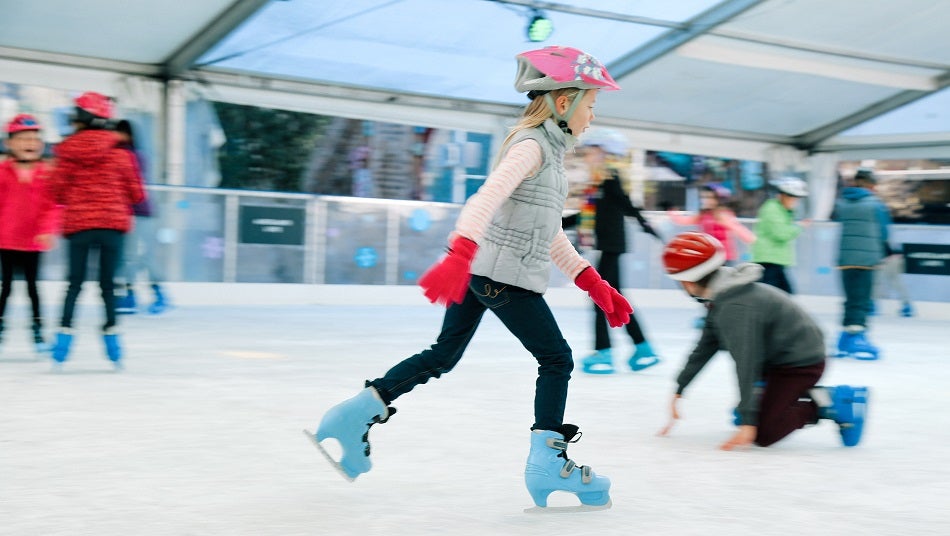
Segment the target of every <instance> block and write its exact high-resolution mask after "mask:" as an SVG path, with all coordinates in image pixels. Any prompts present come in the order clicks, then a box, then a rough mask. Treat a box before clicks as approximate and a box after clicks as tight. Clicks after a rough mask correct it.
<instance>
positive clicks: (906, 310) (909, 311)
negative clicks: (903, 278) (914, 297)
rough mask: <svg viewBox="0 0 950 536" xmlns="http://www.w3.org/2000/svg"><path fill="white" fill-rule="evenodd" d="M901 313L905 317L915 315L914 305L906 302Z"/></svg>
mask: <svg viewBox="0 0 950 536" xmlns="http://www.w3.org/2000/svg"><path fill="white" fill-rule="evenodd" d="M900 315H901V316H903V317H904V318H910V317H912V316H914V306H913V305H911V304H910V302H904V305H903V306H902V307H901V310H900Z"/></svg>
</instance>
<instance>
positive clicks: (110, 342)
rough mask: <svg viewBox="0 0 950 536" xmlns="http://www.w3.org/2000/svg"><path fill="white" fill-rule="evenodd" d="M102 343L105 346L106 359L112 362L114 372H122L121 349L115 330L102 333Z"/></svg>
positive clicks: (111, 329) (110, 329)
mask: <svg viewBox="0 0 950 536" xmlns="http://www.w3.org/2000/svg"><path fill="white" fill-rule="evenodd" d="M102 342H103V343H104V344H105V346H106V357H108V358H109V361H112V366H113V367H115V369H116V370H122V347H121V346H120V345H119V334H118V332H117V331H116V330H115V328H109V329H107V330H105V331H103V332H102Z"/></svg>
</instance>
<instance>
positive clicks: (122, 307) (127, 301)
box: [115, 289, 138, 315]
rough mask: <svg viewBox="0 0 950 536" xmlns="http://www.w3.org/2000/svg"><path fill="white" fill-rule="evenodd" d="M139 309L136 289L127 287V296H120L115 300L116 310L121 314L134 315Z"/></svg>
mask: <svg viewBox="0 0 950 536" xmlns="http://www.w3.org/2000/svg"><path fill="white" fill-rule="evenodd" d="M137 311H138V310H137V309H136V306H135V291H133V290H132V289H127V290H126V291H125V296H120V297H119V298H118V299H116V301H115V312H116V313H118V314H120V315H134V314H135V313H136V312H137Z"/></svg>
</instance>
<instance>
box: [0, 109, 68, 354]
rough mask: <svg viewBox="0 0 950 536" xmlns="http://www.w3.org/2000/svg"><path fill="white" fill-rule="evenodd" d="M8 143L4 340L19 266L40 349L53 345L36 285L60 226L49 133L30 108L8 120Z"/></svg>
mask: <svg viewBox="0 0 950 536" xmlns="http://www.w3.org/2000/svg"><path fill="white" fill-rule="evenodd" d="M6 132H7V140H6V143H5V145H6V148H7V152H8V153H9V154H10V158H7V159H5V160H3V161H2V162H0V265H2V272H3V283H2V290H0V341H2V340H3V328H4V322H3V314H4V312H5V311H6V307H7V299H9V298H10V293H11V291H12V290H13V289H12V287H13V274H14V272H15V271H16V270H17V269H19V270H21V271H22V272H23V278H24V279H25V280H26V287H27V292H28V293H29V295H30V304H31V305H32V306H33V325H32V327H33V342H34V344H35V345H36V349H37V351H44V350H46V349H47V346H46V343H45V341H44V340H43V316H42V311H41V309H40V296H39V292H38V291H37V288H36V275H37V273H38V272H39V266H40V253H41V252H43V251H46V250H48V249H50V247H52V245H53V237H54V235H55V233H56V232H57V225H58V218H57V215H58V211H57V208H56V205H55V204H54V203H53V199H52V197H51V196H50V193H49V189H48V185H47V181H46V179H47V172H48V168H47V167H46V166H45V165H44V164H43V162H42V161H41V160H40V158H41V157H42V155H43V139H42V138H41V137H40V124H39V122H37V120H36V118H34V117H33V116H31V115H28V114H20V115H17V116H16V117H14V118H13V119H12V120H11V121H10V122H9V123H7V126H6Z"/></svg>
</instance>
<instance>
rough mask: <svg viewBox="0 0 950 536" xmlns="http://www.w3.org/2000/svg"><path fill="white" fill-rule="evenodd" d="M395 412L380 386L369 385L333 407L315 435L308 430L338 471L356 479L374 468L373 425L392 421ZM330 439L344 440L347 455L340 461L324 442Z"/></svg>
mask: <svg viewBox="0 0 950 536" xmlns="http://www.w3.org/2000/svg"><path fill="white" fill-rule="evenodd" d="M394 413H396V408H394V407H386V404H385V403H383V399H382V397H380V396H379V392H377V391H376V388H375V387H372V386H367V387H366V389H363V390H362V391H360V393H359V394H358V395H356V396H354V397H353V398H350V399H349V400H345V401H343V402H341V403H339V404H337V405H336V406H333V407H332V408H330V410H329V411H327V413H326V415H324V416H323V419H322V420H321V421H320V426H319V427H318V428H317V432H316V433H315V434H314V433H313V432H310V431H307V430H304V433H305V434H307V437H309V438H310V439H311V440H312V441H313V442H314V444H315V445H316V446H317V448H318V449H320V452H321V453H322V454H323V455H324V456H325V457H326V459H327V460H328V461H329V462H330V463H331V464H333V466H334V467H335V468H336V469H337V471H339V472H340V474H342V475H343V477H344V478H346V479H347V480H349V481H350V482H352V481H354V480H356V477H358V476H360V475H361V474H363V473H366V472H369V470H370V469H371V468H372V467H373V464H372V462H371V461H370V459H369V453H370V448H369V428H370V426H373V425H374V424H376V423H384V422H386V421H388V420H389V417H391V416H392V415H393V414H394ZM329 438H333V439H336V440H337V441H339V442H340V447H341V448H342V449H343V454H342V455H341V457H340V460H339V461H337V460H334V459H333V458H332V457H331V456H330V453H328V452H327V451H326V450H325V449H324V448H323V446H322V445H321V444H320V443H321V442H322V441H324V440H326V439H329Z"/></svg>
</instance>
